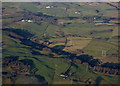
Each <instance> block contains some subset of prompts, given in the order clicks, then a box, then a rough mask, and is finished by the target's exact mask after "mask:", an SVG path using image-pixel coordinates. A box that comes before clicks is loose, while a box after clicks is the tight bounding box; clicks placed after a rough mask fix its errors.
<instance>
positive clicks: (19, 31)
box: [3, 28, 33, 39]
mask: <svg viewBox="0 0 120 86" xmlns="http://www.w3.org/2000/svg"><path fill="white" fill-rule="evenodd" d="M3 31H9V32H13V33H15V34H17V35H19V36H22V37H24V38H25V39H27V38H30V37H32V36H33V34H31V33H29V32H28V31H27V30H25V29H15V28H5V29H3Z"/></svg>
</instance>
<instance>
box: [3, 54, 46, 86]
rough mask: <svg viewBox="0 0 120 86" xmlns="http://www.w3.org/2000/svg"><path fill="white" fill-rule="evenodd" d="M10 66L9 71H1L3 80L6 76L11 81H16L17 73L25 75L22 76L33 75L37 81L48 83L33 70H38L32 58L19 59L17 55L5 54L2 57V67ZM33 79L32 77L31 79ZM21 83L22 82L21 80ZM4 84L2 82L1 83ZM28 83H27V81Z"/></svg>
mask: <svg viewBox="0 0 120 86" xmlns="http://www.w3.org/2000/svg"><path fill="white" fill-rule="evenodd" d="M6 67H7V68H8V67H9V68H11V69H12V72H11V71H6V72H2V74H3V75H2V77H3V82H4V81H5V80H6V78H9V79H10V80H11V81H12V83H15V82H16V78H19V76H18V75H21V74H22V75H25V76H24V77H25V78H27V77H29V76H30V77H35V78H36V80H38V83H41V84H48V82H47V81H46V80H45V78H44V77H42V76H40V75H35V72H36V71H37V70H38V69H37V68H36V67H35V65H34V63H33V60H31V59H21V60H19V56H7V57H4V58H3V68H6ZM6 76H7V77H6ZM33 80H34V79H32V81H33ZM21 83H22V82H21ZM3 84H4V83H3ZM28 84H29V83H28Z"/></svg>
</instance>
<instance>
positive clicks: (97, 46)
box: [83, 40, 118, 57]
mask: <svg viewBox="0 0 120 86" xmlns="http://www.w3.org/2000/svg"><path fill="white" fill-rule="evenodd" d="M83 50H84V51H85V53H87V54H89V55H92V56H95V57H102V56H101V55H102V50H105V51H106V54H108V55H112V54H113V53H117V52H116V50H118V46H116V45H113V44H111V43H109V42H107V41H102V40H92V41H91V42H90V43H89V44H88V45H87V46H86V47H85V48H84V49H83Z"/></svg>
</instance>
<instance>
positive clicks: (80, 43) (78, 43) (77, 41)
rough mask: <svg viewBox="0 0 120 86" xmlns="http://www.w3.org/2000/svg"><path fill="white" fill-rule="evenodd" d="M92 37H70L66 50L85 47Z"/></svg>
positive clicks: (70, 50)
mask: <svg viewBox="0 0 120 86" xmlns="http://www.w3.org/2000/svg"><path fill="white" fill-rule="evenodd" d="M90 41H91V39H83V38H80V37H71V38H68V42H67V46H66V47H65V49H64V50H65V51H69V52H74V51H76V50H77V49H83V48H84V47H85V46H87V45H88V44H89V43H90Z"/></svg>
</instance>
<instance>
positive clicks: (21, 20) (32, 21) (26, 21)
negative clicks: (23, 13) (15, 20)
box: [21, 19, 33, 23]
mask: <svg viewBox="0 0 120 86" xmlns="http://www.w3.org/2000/svg"><path fill="white" fill-rule="evenodd" d="M21 21H22V22H29V23H31V22H33V21H32V20H27V19H26V20H24V19H22V20H21Z"/></svg>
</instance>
